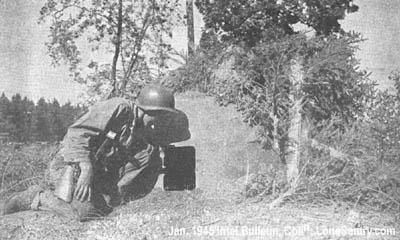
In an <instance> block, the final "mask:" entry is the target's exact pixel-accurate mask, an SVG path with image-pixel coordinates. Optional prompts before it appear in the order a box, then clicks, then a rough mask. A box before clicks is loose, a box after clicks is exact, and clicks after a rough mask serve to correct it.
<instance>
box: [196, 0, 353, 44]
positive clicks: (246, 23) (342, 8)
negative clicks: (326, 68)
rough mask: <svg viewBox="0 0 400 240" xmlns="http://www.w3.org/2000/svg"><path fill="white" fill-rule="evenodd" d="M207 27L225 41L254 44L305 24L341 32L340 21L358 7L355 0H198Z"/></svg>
mask: <svg viewBox="0 0 400 240" xmlns="http://www.w3.org/2000/svg"><path fill="white" fill-rule="evenodd" d="M196 6H197V7H198V8H199V11H200V13H202V14H203V16H204V22H205V27H206V29H213V30H214V31H215V32H219V33H221V35H222V40H223V41H238V42H244V43H245V44H246V45H247V46H254V45H255V44H256V43H258V42H259V41H261V40H262V39H265V38H267V39H271V38H276V37H279V36H282V35H288V34H289V35H290V34H293V33H294V30H293V25H294V24H296V23H303V24H306V25H307V26H310V27H312V28H314V29H315V31H316V33H317V34H318V35H329V34H331V33H335V32H341V27H340V24H339V22H338V21H339V20H341V19H343V18H344V17H345V15H346V13H352V12H355V11H357V10H358V7H357V6H356V5H354V4H353V0H281V1H270V0H252V1H247V0H237V1H229V0H218V1H213V2H210V1H209V0H196Z"/></svg>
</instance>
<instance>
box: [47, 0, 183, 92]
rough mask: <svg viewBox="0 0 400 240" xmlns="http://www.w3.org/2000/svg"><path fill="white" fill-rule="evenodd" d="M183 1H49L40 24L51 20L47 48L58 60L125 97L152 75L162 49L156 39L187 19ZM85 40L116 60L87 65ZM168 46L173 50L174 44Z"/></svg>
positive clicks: (96, 87) (97, 87) (94, 86)
mask: <svg viewBox="0 0 400 240" xmlns="http://www.w3.org/2000/svg"><path fill="white" fill-rule="evenodd" d="M178 2H179V1H178V0H174V1H155V0H149V1H145V0H139V1H127V0H104V1H100V0H92V1H90V3H88V1H84V0H66V1H65V0H47V1H46V3H45V4H44V6H43V8H42V10H41V12H40V13H41V17H40V22H46V21H47V22H48V23H50V33H51V34H50V41H49V42H48V43H47V47H48V51H49V54H50V56H51V57H52V59H53V63H54V64H59V63H60V61H65V62H66V63H67V64H68V65H69V67H70V71H71V73H72V75H73V77H74V79H75V80H76V81H78V82H81V83H85V84H87V85H89V87H90V89H91V91H92V92H94V93H95V94H101V93H103V94H104V92H105V89H107V87H109V88H111V92H112V95H122V94H124V93H126V92H127V91H128V90H129V89H130V88H135V87H137V86H138V85H141V82H140V81H144V80H143V79H139V77H140V76H141V75H143V74H149V68H150V66H149V63H150V62H151V61H153V62H154V59H156V58H157V52H158V51H157V49H158V46H157V45H156V44H153V43H154V41H157V39H159V36H160V35H162V36H172V32H171V27H172V25H173V24H175V23H177V22H179V20H180V19H181V17H180V15H179V13H177V12H176V9H178ZM85 38H87V39H88V41H89V45H90V46H91V47H92V50H93V52H95V51H100V52H102V53H104V54H103V55H105V54H111V55H112V56H113V57H112V61H111V63H108V64H107V63H104V62H101V61H99V59H96V57H93V58H92V59H90V60H89V63H85V62H84V61H83V58H82V56H81V51H82V50H81V49H80V46H79V44H78V43H79V42H82V41H84V39H85ZM164 47H165V48H166V49H168V50H171V48H170V46H169V45H168V44H164ZM97 57H99V56H97ZM145 80H146V79H145Z"/></svg>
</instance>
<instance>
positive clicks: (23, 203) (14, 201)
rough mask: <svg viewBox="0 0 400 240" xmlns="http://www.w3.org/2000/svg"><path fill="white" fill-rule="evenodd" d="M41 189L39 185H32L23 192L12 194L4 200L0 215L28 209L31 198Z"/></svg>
mask: <svg viewBox="0 0 400 240" xmlns="http://www.w3.org/2000/svg"><path fill="white" fill-rule="evenodd" d="M41 191H43V189H42V188H41V187H40V186H39V185H33V186H31V187H29V188H28V189H27V190H25V191H23V192H19V193H16V194H14V195H12V196H11V197H9V198H8V199H7V200H6V201H5V202H4V205H3V207H2V209H1V212H0V215H6V214H11V213H15V212H20V211H26V210H29V209H30V207H31V204H32V201H33V199H34V198H35V196H36V195H38V194H39V193H40V192H41Z"/></svg>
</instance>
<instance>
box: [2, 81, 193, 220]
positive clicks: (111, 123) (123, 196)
mask: <svg viewBox="0 0 400 240" xmlns="http://www.w3.org/2000/svg"><path fill="white" fill-rule="evenodd" d="M189 138H190V132H189V130H188V120H187V117H186V115H185V114H184V113H183V112H181V111H179V110H177V109H175V99H174V96H173V94H172V92H170V91H169V90H167V89H165V88H163V87H160V86H154V85H150V86H146V87H144V88H143V90H142V91H141V92H140V94H139V96H138V98H137V101H136V102H135V103H133V102H131V101H129V100H125V99H122V98H112V99H109V100H107V101H104V102H99V103H97V104H95V105H94V106H93V107H92V108H91V109H90V111H89V112H88V113H86V114H85V115H83V116H82V117H81V118H80V119H78V120H77V121H76V122H75V123H74V124H73V125H72V126H70V127H69V129H68V132H67V134H66V135H65V137H64V140H63V141H62V142H61V144H60V148H59V151H58V152H57V154H56V155H55V157H54V158H53V160H52V161H51V163H50V166H49V171H48V173H49V174H48V178H49V183H50V187H51V188H50V190H44V189H43V188H42V187H40V186H36V185H35V186H32V187H30V188H29V189H28V190H26V191H24V192H21V193H17V194H16V195H14V196H12V197H10V198H9V199H8V200H6V202H5V203H4V207H3V214H10V213H13V212H17V211H23V210H28V209H32V210H50V211H52V212H55V213H58V214H60V215H62V216H64V217H68V218H72V219H76V220H79V221H85V220H88V219H91V218H96V217H99V216H105V215H107V214H108V213H110V212H111V211H112V208H113V207H114V206H117V205H119V204H122V203H124V202H126V201H129V200H131V199H137V198H140V197H143V196H144V195H146V194H148V193H149V192H150V191H151V190H152V188H153V187H154V185H155V183H156V181H157V178H158V175H159V173H160V169H161V166H162V162H161V158H160V152H159V149H160V147H162V146H166V145H168V144H170V143H172V142H179V141H184V140H187V139H189Z"/></svg>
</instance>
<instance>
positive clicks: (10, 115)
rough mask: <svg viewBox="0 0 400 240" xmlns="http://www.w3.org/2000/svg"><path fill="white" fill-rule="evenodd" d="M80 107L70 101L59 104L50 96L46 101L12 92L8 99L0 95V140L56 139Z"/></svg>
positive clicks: (59, 137)
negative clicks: (12, 94) (35, 101)
mask: <svg viewBox="0 0 400 240" xmlns="http://www.w3.org/2000/svg"><path fill="white" fill-rule="evenodd" d="M83 111H84V109H83V108H82V107H79V106H73V105H71V103H70V102H68V103H66V104H64V105H62V106H61V105H60V103H59V102H58V101H57V100H56V99H54V100H53V101H52V102H47V101H46V100H45V99H44V98H40V99H39V101H38V102H37V103H36V104H35V103H34V102H33V101H32V100H29V99H28V98H26V97H24V98H22V97H21V95H19V94H16V95H14V96H12V97H11V99H8V98H7V97H6V95H5V94H4V93H2V95H1V97H0V141H14V142H34V141H59V140H61V139H62V138H63V136H64V135H65V133H66V131H67V128H68V126H69V125H71V124H72V123H73V122H74V120H75V119H76V118H77V116H79V115H80V114H81V113H83Z"/></svg>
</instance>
